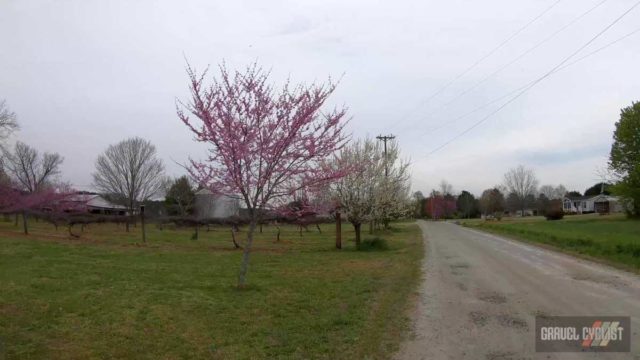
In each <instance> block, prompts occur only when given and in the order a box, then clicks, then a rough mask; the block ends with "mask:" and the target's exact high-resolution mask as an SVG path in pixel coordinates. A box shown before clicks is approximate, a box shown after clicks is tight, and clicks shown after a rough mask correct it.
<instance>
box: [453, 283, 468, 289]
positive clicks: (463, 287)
mask: <svg viewBox="0 0 640 360" xmlns="http://www.w3.org/2000/svg"><path fill="white" fill-rule="evenodd" d="M456 285H457V286H458V289H460V290H462V291H467V290H469V288H468V287H467V285H465V284H463V283H456Z"/></svg>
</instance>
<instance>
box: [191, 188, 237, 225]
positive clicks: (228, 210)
mask: <svg viewBox="0 0 640 360" xmlns="http://www.w3.org/2000/svg"><path fill="white" fill-rule="evenodd" d="M194 205H195V206H194V210H195V216H196V217H197V218H198V219H224V218H228V217H232V216H238V215H239V214H240V201H238V199H236V198H234V197H231V196H227V195H222V194H214V193H213V192H211V191H210V190H207V189H202V190H199V191H197V192H196V198H195V201H194Z"/></svg>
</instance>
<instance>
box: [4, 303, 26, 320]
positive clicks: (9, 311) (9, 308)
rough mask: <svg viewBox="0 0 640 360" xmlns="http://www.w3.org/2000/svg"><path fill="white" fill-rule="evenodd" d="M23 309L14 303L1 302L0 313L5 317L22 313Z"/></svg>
mask: <svg viewBox="0 0 640 360" xmlns="http://www.w3.org/2000/svg"><path fill="white" fill-rule="evenodd" d="M21 313H22V311H21V310H20V308H18V306H17V305H14V304H0V315H2V316H3V317H5V316H7V317H8V316H11V315H20V314H21Z"/></svg>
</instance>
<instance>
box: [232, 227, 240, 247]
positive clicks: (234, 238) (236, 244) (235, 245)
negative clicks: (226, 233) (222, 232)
mask: <svg viewBox="0 0 640 360" xmlns="http://www.w3.org/2000/svg"><path fill="white" fill-rule="evenodd" d="M231 241H232V242H233V247H235V248H236V249H240V245H238V242H237V241H236V227H235V226H232V227H231Z"/></svg>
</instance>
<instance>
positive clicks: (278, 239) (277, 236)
mask: <svg viewBox="0 0 640 360" xmlns="http://www.w3.org/2000/svg"><path fill="white" fill-rule="evenodd" d="M276 228H278V234H277V235H276V241H280V225H276Z"/></svg>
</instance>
